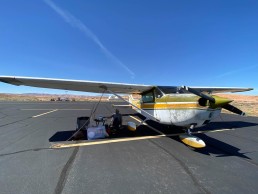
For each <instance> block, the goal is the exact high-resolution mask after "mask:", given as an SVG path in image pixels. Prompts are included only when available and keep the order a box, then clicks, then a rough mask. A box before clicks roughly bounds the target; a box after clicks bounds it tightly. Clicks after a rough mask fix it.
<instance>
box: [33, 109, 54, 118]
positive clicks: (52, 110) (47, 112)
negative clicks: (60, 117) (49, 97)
mask: <svg viewBox="0 0 258 194" xmlns="http://www.w3.org/2000/svg"><path fill="white" fill-rule="evenodd" d="M56 111H58V109H55V110H52V111H48V112H45V113H42V114H39V115H35V116H32V118H37V117H41V116H43V115H46V114H49V113H52V112H56Z"/></svg>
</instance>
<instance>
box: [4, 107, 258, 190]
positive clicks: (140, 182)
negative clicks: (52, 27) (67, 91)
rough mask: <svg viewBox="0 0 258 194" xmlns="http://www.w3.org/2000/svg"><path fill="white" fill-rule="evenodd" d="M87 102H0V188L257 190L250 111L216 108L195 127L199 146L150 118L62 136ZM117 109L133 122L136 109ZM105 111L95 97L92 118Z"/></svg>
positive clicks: (257, 121) (257, 133) (256, 135)
mask: <svg viewBox="0 0 258 194" xmlns="http://www.w3.org/2000/svg"><path fill="white" fill-rule="evenodd" d="M94 105H95V103H87V102H83V103H81V102H41V103H34V102H0V193H1V194H4V193H12V194H13V193H16V194H17V193H24V194H27V193H42V194H43V193H44V194H46V193H51V194H52V193H53V194H59V193H64V194H66V193H67V194H68V193H112V194H114V193H257V190H258V118H257V117H240V116H237V115H227V114H223V115H222V116H221V117H219V118H217V119H216V120H214V121H213V122H212V123H210V124H209V125H207V126H205V127H202V128H196V129H195V131H200V130H202V131H206V133H199V134H196V136H198V137H200V138H201V139H202V140H204V141H205V143H206V144H207V147H206V148H204V149H193V148H189V147H188V146H186V145H184V144H183V143H182V142H180V141H179V139H178V137H177V136H173V134H176V133H182V131H181V130H180V129H178V128H174V127H167V126H163V125H158V124H156V123H152V122H150V123H149V124H150V125H151V126H153V127H154V128H149V127H148V126H146V125H142V126H140V127H139V129H138V130H137V132H136V133H131V132H129V131H127V130H125V129H123V130H121V131H120V132H118V133H117V134H115V135H113V136H112V137H111V138H108V139H105V140H95V141H88V140H81V141H72V142H71V141H69V142H67V141H66V140H67V139H68V138H69V137H70V136H71V135H72V134H73V132H74V130H75V129H76V119H77V117H81V116H89V115H90V114H91V111H92V109H93V108H94ZM119 109H120V111H121V113H122V114H123V115H124V117H123V123H124V124H126V122H127V121H134V122H135V123H137V124H139V121H140V120H141V117H139V115H137V114H136V112H134V111H133V110H131V109H129V108H119ZM113 112H114V108H113V107H112V103H101V104H100V105H99V107H98V109H97V110H96V112H95V116H98V115H103V116H110V115H111V114H112V113H113ZM130 116H131V117H130ZM108 122H110V121H108ZM92 124H94V123H90V125H92ZM156 129H157V130H156ZM162 134H169V137H164V135H162ZM96 142H97V143H98V144H94V143H96ZM75 143H76V144H75ZM56 145H62V146H64V147H62V148H53V147H55V146H56ZM65 146H66V147H65Z"/></svg>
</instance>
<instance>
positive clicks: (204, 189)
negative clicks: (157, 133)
mask: <svg viewBox="0 0 258 194" xmlns="http://www.w3.org/2000/svg"><path fill="white" fill-rule="evenodd" d="M149 141H150V142H151V143H153V144H154V145H156V146H157V147H159V148H160V149H162V150H163V151H164V152H166V153H167V154H169V155H170V156H172V157H173V158H174V159H175V160H176V161H177V162H178V163H179V164H180V166H181V167H182V168H183V169H184V171H185V172H186V173H187V174H188V175H189V177H190V178H191V180H192V181H193V183H194V185H195V186H196V187H197V188H198V189H199V190H200V191H202V192H203V193H205V194H210V193H211V192H209V191H208V190H207V189H206V188H204V187H203V186H202V185H201V184H200V183H199V181H198V179H197V178H196V177H195V176H194V175H193V173H192V172H191V171H190V169H189V168H188V166H187V165H186V164H185V163H184V162H183V161H182V160H180V159H178V158H177V157H176V156H174V155H173V154H172V153H171V152H169V151H168V150H166V149H165V148H163V147H162V146H161V145H159V144H157V143H156V142H154V141H153V140H149Z"/></svg>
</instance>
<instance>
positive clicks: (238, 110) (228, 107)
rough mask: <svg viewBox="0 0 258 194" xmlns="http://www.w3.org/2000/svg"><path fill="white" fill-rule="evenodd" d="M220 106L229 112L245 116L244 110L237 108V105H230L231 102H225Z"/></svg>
mask: <svg viewBox="0 0 258 194" xmlns="http://www.w3.org/2000/svg"><path fill="white" fill-rule="evenodd" d="M222 108H224V109H226V110H228V111H230V112H233V113H235V114H238V115H241V116H245V115H246V114H245V112H243V111H241V110H240V109H238V108H237V107H235V106H233V105H231V104H225V105H224V106H222Z"/></svg>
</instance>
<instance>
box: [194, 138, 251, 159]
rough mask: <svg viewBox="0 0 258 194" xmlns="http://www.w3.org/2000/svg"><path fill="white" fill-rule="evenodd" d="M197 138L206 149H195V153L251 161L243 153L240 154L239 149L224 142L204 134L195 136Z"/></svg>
mask: <svg viewBox="0 0 258 194" xmlns="http://www.w3.org/2000/svg"><path fill="white" fill-rule="evenodd" d="M196 136H198V137H199V138H201V139H202V140H203V141H204V142H205V143H206V147H205V148H203V149H195V151H196V152H198V153H201V154H205V155H211V154H214V155H216V157H228V156H237V157H240V158H245V159H251V158H249V157H247V156H246V155H245V153H241V152H240V149H239V148H237V147H235V146H232V145H229V144H227V143H225V142H222V141H220V140H218V139H215V138H212V137H210V136H208V135H206V134H197V135H196Z"/></svg>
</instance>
